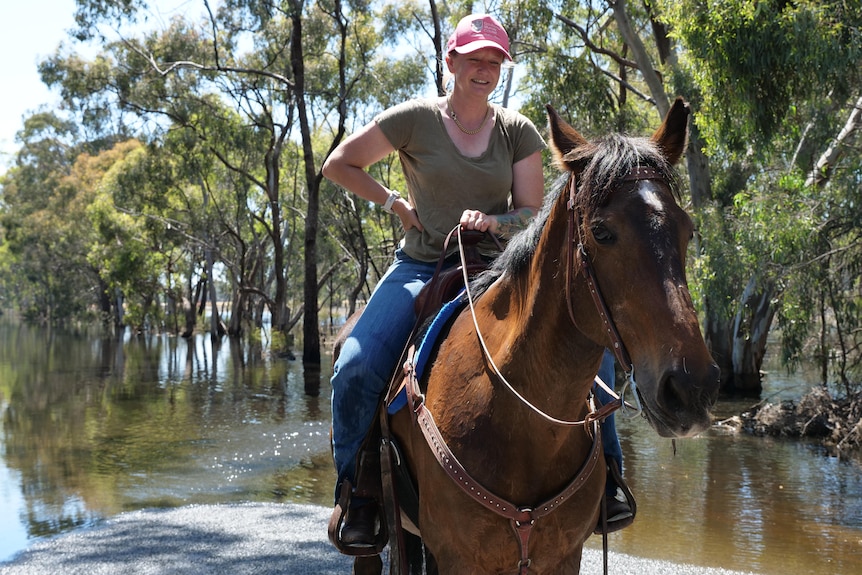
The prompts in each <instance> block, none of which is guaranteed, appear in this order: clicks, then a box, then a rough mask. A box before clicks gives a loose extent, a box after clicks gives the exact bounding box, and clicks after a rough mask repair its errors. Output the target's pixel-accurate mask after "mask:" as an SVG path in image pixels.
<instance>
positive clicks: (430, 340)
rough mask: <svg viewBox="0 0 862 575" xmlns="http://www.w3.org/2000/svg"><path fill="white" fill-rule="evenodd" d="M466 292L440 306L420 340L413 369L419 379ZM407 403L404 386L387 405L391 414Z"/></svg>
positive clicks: (462, 302)
mask: <svg viewBox="0 0 862 575" xmlns="http://www.w3.org/2000/svg"><path fill="white" fill-rule="evenodd" d="M465 293H466V291H465V290H461V292H460V293H459V294H458V295H457V296H456V297H455V299H453V300H452V301H450V302H448V303H446V304H444V305H443V307H442V308H440V311H439V312H437V315H436V316H434V319H433V320H432V321H431V324H430V325H429V326H428V329H426V330H425V333H424V335H423V336H422V341H421V342H419V347H418V349H417V350H416V356H415V358H414V364H413V371H414V372H415V373H416V379H417V380H419V379H421V378H422V374H423V373H424V372H425V367H426V364H427V363H428V359H429V358H430V357H431V352H432V351H433V350H434V348H435V346H436V344H437V338H439V337H440V333H441V332H442V331H443V328H444V327H445V326H446V324H447V323H448V322H449V320H451V319H452V318H453V317H454V316H455V314H457V313H458V312H459V311H460V310H461V308H463V307H464V305H465V304H466V303H467V302H466V299H465V298H464V297H463V296H464V294H465ZM405 405H407V391H406V390H405V389H404V388H403V387H402V388H401V391H399V392H398V395H396V396H395V398H394V399H393V400H392V402H391V403H390V404H389V405H388V406H387V408H386V410H387V412H388V413H389V415H392V414H393V413H396V412H397V411H398V410H399V409H401V408H402V407H404V406H405Z"/></svg>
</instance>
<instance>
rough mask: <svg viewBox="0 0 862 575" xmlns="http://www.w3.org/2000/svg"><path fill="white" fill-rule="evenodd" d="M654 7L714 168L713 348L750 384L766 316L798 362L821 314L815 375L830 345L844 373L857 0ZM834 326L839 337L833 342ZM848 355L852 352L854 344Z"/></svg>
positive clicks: (704, 280) (854, 319)
mask: <svg viewBox="0 0 862 575" xmlns="http://www.w3.org/2000/svg"><path fill="white" fill-rule="evenodd" d="M662 4H663V5H664V9H665V17H666V19H667V21H668V22H671V23H672V25H673V29H674V31H675V35H676V36H677V37H678V38H680V40H681V41H682V42H683V43H684V45H685V50H684V52H683V53H682V59H681V65H680V68H681V69H682V71H683V72H684V73H685V74H687V75H688V77H690V78H691V79H692V81H693V82H694V83H695V84H696V85H697V86H698V88H699V90H698V93H699V98H698V106H699V110H700V113H699V116H698V125H699V126H700V127H701V129H702V130H703V133H704V134H705V138H706V140H707V142H708V146H709V153H710V156H711V163H712V168H713V169H714V170H715V172H716V178H715V186H714V194H713V197H712V198H711V200H712V201H711V203H710V205H709V206H708V209H706V210H703V211H702V213H701V216H702V217H701V219H700V226H701V230H702V232H703V233H704V234H705V235H709V236H710V239H709V241H708V244H707V252H708V257H709V262H710V265H708V266H704V268H703V269H704V271H705V272H706V273H703V274H701V275H700V281H699V283H700V285H701V286H702V292H703V294H704V297H705V298H706V300H707V301H708V302H709V304H710V305H709V307H708V308H707V310H706V311H707V316H706V322H705V323H706V328H707V333H708V335H709V337H710V338H711V343H712V345H713V348H715V349H717V350H718V351H719V354H717V355H718V357H719V358H720V360H723V362H724V363H725V365H724V366H723V367H726V369H727V371H729V372H730V374H731V376H732V379H731V383H734V384H735V387H736V388H737V389H742V390H753V391H755V392H757V391H759V390H760V378H759V371H760V368H761V364H762V359H763V354H764V352H765V349H766V345H767V338H768V336H769V333H770V328H771V326H772V324H773V318H774V316H776V314H777V316H778V320H779V322H778V325H779V327H780V328H781V333H782V335H783V336H784V337H783V338H782V341H783V344H784V345H783V356H784V358H785V359H786V360H787V361H789V362H791V363H794V362H795V363H798V362H799V361H800V358H801V355H800V354H801V353H802V352H803V350H804V346H805V345H806V343H807V342H809V341H810V339H809V338H808V335H811V334H812V331H813V332H814V333H816V332H817V328H815V325H816V324H817V323H819V331H820V335H819V338H818V341H817V344H816V346H815V347H816V349H817V351H816V355H818V356H819V358H820V361H821V365H822V366H823V367H822V377H823V381H824V383H825V382H826V381H827V374H826V368H825V366H826V360H827V358H828V357H829V356H830V355H834V356H836V359H837V360H838V361H836V364H837V365H838V366H839V370H838V371H839V372H840V373H841V374H842V375H840V377H842V378H845V379H846V364H845V365H844V367H841V363H842V362H843V361H845V360H846V359H847V358H848V354H847V352H848V351H850V348H849V347H848V345H847V344H848V342H847V341H846V340H845V341H844V343H843V344H842V343H841V337H840V334H852V333H854V332H855V331H858V329H857V328H858V326H859V319H858V318H859V316H858V314H855V313H852V312H851V313H847V311H842V310H847V309H848V306H849V309H850V310H852V309H855V307H856V306H857V305H858V304H857V303H855V302H856V301H857V300H858V289H859V286H858V280H854V279H852V278H854V277H855V278H858V273H854V272H855V271H857V270H858V267H859V262H860V255H862V254H860V252H859V249H858V240H857V238H858V235H859V232H860V229H859V227H858V223H859V217H858V201H857V200H854V199H853V198H854V195H855V196H856V197H858V185H859V181H860V154H859V148H858V146H854V141H858V136H857V133H858V128H859V125H860V124H859V114H860V112H859V111H858V107H859V105H860V104H862V88H860V86H862V70H860V68H859V61H860V57H862V32H860V25H862V6H860V4H859V3H858V2H856V3H853V2H844V1H841V0H827V1H819V0H818V1H811V0H803V1H799V2H792V3H788V2H783V1H780V0H768V1H759V2H752V1H750V0H733V1H729V2H721V3H709V4H708V5H707V4H704V3H702V2H697V1H688V0H685V1H682V2H663V3H662ZM827 158H828V159H827ZM853 190H857V192H854V191H853ZM839 261H842V262H843V263H842V264H841V265H840V266H838V262H839ZM852 262H855V263H852ZM854 293H856V294H857V295H855V296H853V294H854ZM830 294H831V296H830ZM833 296H834V297H833ZM830 300H831V301H830ZM830 332H831V333H837V334H839V337H838V340H839V341H838V343H837V344H835V343H834V342H830V341H829V339H830V338H829V337H827V334H828V333H830ZM833 345H837V349H836V348H835V347H833ZM851 347H852V346H851ZM830 349H832V350H834V351H830ZM855 356H856V358H857V359H856V361H858V356H859V353H858V346H857V349H856V352H855ZM728 364H729V365H728Z"/></svg>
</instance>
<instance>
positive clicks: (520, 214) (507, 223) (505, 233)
mask: <svg viewBox="0 0 862 575" xmlns="http://www.w3.org/2000/svg"><path fill="white" fill-rule="evenodd" d="M535 215H536V210H534V209H533V208H518V209H516V210H512V211H511V212H507V213H505V214H501V215H499V216H497V230H496V232H495V233H496V234H497V235H498V236H500V237H501V238H503V239H506V240H508V239H510V238H511V237H512V236H513V235H515V233H516V232H519V231H521V230H523V229H524V228H526V227H527V224H528V223H529V222H530V220H531V219H533V216H535Z"/></svg>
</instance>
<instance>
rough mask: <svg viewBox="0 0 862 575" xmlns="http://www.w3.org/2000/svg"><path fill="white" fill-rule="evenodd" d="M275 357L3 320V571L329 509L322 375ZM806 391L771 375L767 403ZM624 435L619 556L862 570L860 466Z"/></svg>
mask: <svg viewBox="0 0 862 575" xmlns="http://www.w3.org/2000/svg"><path fill="white" fill-rule="evenodd" d="M264 349H265V348H264V347H262V346H260V345H243V346H234V345H231V344H230V343H229V342H228V341H227V340H225V341H224V343H223V344H222V345H221V346H219V347H217V348H215V349H214V348H213V347H212V345H211V344H210V341H209V338H208V337H205V336H203V337H198V338H195V339H192V340H190V341H186V340H183V339H178V338H171V337H167V336H156V337H140V338H138V337H126V338H124V339H122V340H119V341H117V340H113V339H100V338H94V337H91V336H88V335H86V334H69V333H61V332H56V331H54V332H50V331H46V330H38V329H32V328H28V327H23V326H11V325H3V324H0V417H2V427H0V562H2V561H4V560H8V559H9V558H11V557H12V556H14V554H15V553H17V552H19V551H20V550H22V549H24V548H26V547H27V546H28V545H29V544H31V543H32V542H33V541H35V540H37V539H39V538H42V537H47V536H51V535H55V534H58V533H62V532H64V531H68V530H70V529H75V528H78V527H82V526H87V525H92V524H95V523H97V522H99V521H101V520H103V519H105V518H108V517H111V516H113V515H115V514H118V513H121V512H124V511H129V510H135V509H142V508H149V507H173V506H180V505H188V504H196V503H226V502H241V501H266V502H298V503H316V504H321V505H329V504H330V502H331V499H332V487H333V479H334V472H333V468H332V462H331V457H330V452H329V418H330V413H329V401H328V398H329V392H330V390H329V383H328V379H329V373H328V370H327V368H326V367H324V368H323V373H320V372H314V371H310V372H306V371H304V370H303V367H302V365H301V363H300V362H298V361H288V360H286V359H282V358H273V357H269V356H268V355H267V354H266V352H265V351H264ZM805 389H807V386H805V385H803V384H802V383H801V382H800V381H797V380H785V379H781V378H775V377H771V378H768V379H767V381H766V391H765V394H764V395H765V396H766V395H773V394H775V395H777V396H784V397H788V396H789V397H793V396H798V395H799V394H800V393H802V392H804V391H805ZM744 407H745V404H729V403H727V402H725V403H722V404H720V405H719V409H718V411H719V413H721V414H727V415H730V414H733V413H736V412H738V411H740V410H741V409H743V408H744ZM618 425H619V429H620V434H621V437H622V442H623V451H624V454H625V466H626V473H625V474H626V477H627V478H628V479H629V481H630V483H631V486H632V488H633V490H634V491H635V494H636V496H637V498H638V506H639V507H638V520H637V521H636V522H635V524H634V525H633V526H632V527H630V528H628V529H626V530H624V531H622V532H620V533H617V534H614V535H612V536H611V538H610V543H611V548H612V549H613V550H614V551H618V552H623V553H628V554H631V555H637V556H642V557H651V558H656V559H664V560H669V561H674V562H680V563H688V564H692V565H693V567H692V570H691V572H692V573H696V572H697V567H696V566H698V565H701V566H712V567H724V568H728V569H734V570H745V571H754V572H758V573H762V574H764V575H772V574H775V575H779V574H780V575H797V574H798V575H801V574H811V573H816V574H821V573H822V574H840V575H843V574H847V575H850V574H854V575H858V574H859V573H862V467H860V465H859V463H858V462H840V461H838V460H836V459H834V458H830V457H827V456H825V455H824V454H823V453H822V452H821V451H820V450H819V449H818V448H817V447H814V446H811V445H808V444H805V443H799V442H788V441H778V440H774V439H764V438H754V437H748V436H745V435H735V434H732V433H727V432H723V431H721V430H720V429H717V428H716V429H713V430H711V431H710V432H708V433H705V434H703V435H701V436H699V437H698V438H695V439H690V440H684V441H677V443H676V453H675V454H674V449H673V446H672V444H671V442H670V441H669V440H666V439H661V438H659V437H658V436H657V435H656V434H655V433H654V432H653V431H652V430H651V429H650V428H649V427H648V425H647V424H646V423H645V422H643V421H642V420H636V421H621V422H619V424H618ZM323 529H325V527H324V526H321V530H323ZM588 545H590V546H595V547H598V546H600V545H601V542H600V540H599V539H598V538H595V537H594V538H592V539H591V540H590V541H589V542H588Z"/></svg>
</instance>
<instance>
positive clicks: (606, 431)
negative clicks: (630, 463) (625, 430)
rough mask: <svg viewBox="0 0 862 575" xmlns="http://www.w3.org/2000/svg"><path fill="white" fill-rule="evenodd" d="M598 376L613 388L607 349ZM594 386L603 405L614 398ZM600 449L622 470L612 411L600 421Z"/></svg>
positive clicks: (612, 359) (613, 377) (611, 362)
mask: <svg viewBox="0 0 862 575" xmlns="http://www.w3.org/2000/svg"><path fill="white" fill-rule="evenodd" d="M599 377H600V378H602V381H604V382H605V383H606V384H607V386H608V387H610V388H611V389H614V379H615V377H616V374H615V371H614V354H613V353H611V351H610V350H609V349H605V354H604V355H603V356H602V365H601V366H600V367H599ZM594 387H595V390H596V396H597V397H598V399H599V401H600V402H601V403H602V404H603V405H604V404H605V403H608V402H610V401H613V399H614V398H613V397H611V395H610V394H609V393H608V392H607V391H605V390H604V389H602V388H601V387H599V386H598V385H596V386H594ZM602 450H603V451H604V452H605V459H610V458H613V459H616V461H617V463H619V466H620V472H622V470H623V450H622V447H620V438H619V436H618V435H617V426H616V424H615V423H614V414H613V413H612V414H611V415H609V416H608V417H607V418H606V419H605V420H604V421H603V422H602Z"/></svg>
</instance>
